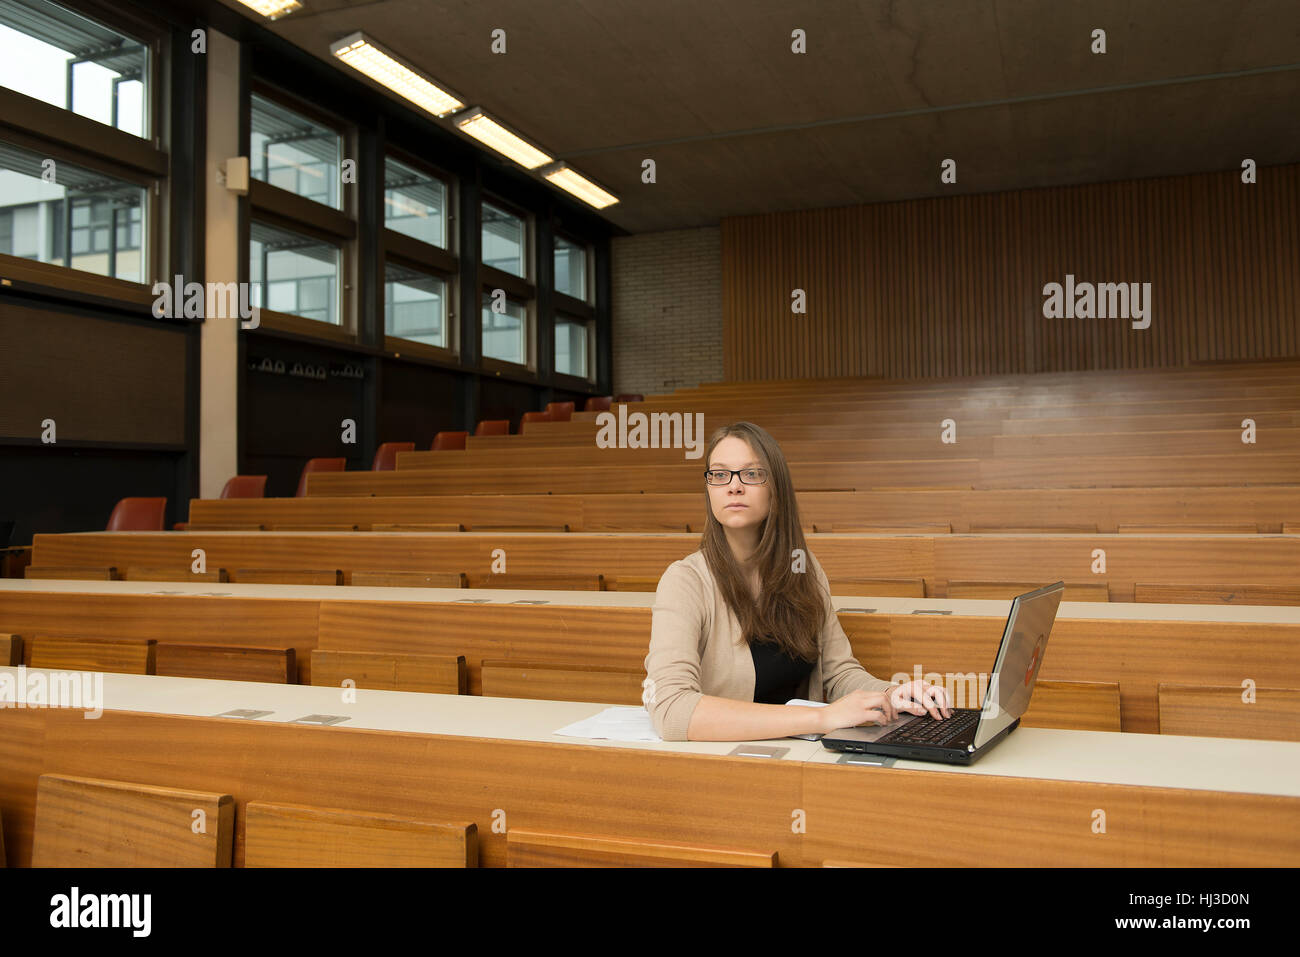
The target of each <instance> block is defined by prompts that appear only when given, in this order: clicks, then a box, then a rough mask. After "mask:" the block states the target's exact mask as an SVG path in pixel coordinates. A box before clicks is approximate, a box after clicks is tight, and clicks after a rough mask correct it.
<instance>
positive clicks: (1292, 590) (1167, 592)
mask: <svg viewBox="0 0 1300 957" xmlns="http://www.w3.org/2000/svg"><path fill="white" fill-rule="evenodd" d="M1133 600H1134V601H1143V602H1161V603H1165V604H1175V605H1177V604H1196V605H1300V585H1294V586H1287V585H1222V584H1221V585H1161V584H1154V583H1151V582H1138V583H1137V584H1136V585H1134V586H1133Z"/></svg>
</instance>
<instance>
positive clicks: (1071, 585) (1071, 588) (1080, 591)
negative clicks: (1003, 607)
mask: <svg viewBox="0 0 1300 957" xmlns="http://www.w3.org/2000/svg"><path fill="white" fill-rule="evenodd" d="M1045 584H1048V583H1047V582H1027V581H1024V582H965V581H950V582H948V597H949V598H986V599H998V600H1005V601H1010V600H1011V599H1013V598H1015V597H1016V596H1017V595H1023V594H1024V593H1025V592H1028V591H1033V590H1034V589H1035V588H1041V587H1042V586H1043V585H1045ZM1061 600H1062V601H1110V588H1109V586H1107V585H1106V583H1105V582H1066V583H1065V594H1064V595H1063V596H1062V598H1061Z"/></svg>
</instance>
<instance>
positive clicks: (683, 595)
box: [642, 551, 892, 741]
mask: <svg viewBox="0 0 1300 957" xmlns="http://www.w3.org/2000/svg"><path fill="white" fill-rule="evenodd" d="M808 559H809V566H810V573H811V574H814V575H816V576H817V581H818V582H819V583H820V585H821V588H822V591H823V594H824V595H825V604H826V620H825V622H823V624H822V630H821V633H820V634H819V635H818V636H817V646H818V648H819V649H820V651H821V654H820V656H819V657H818V659H817V661H816V662H814V663H813V668H812V671H811V673H810V674H809V676H808V678H807V681H806V684H805V685H804V686H802V691H801V693H800V694H799V695H798V697H802V698H804V699H806V700H808V701H835V700H836V699H838V698H842V697H843V696H844V695H846V694H848V693H849V692H850V691H856V690H857V689H859V688H861V689H863V690H866V691H883V690H885V689H886V688H890V687H892V685H891V683H890V682H888V681H882V680H881V679H879V678H874V677H872V676H871V675H870V674H868V673H867V670H866V669H865V668H863V667H862V665H860V664H859V663H858V661H857V659H856V658H854V657H853V649H852V648H851V647H850V645H849V639H848V636H846V635H845V634H844V629H843V628H842V627H840V622H839V619H838V618H837V617H836V616H835V610H834V608H833V606H832V605H831V594H830V585H829V583H828V582H827V580H826V573H825V572H823V571H822V567H821V563H820V562H818V561H817V559H816V558H814V557H813V556H812V554H811V553H809V555H808ZM645 670H646V680H645V683H644V689H645V690H644V692H643V694H642V701H643V702H644V703H645V706H646V710H647V711H649V713H650V720H651V721H652V722H653V724H654V727H655V730H656V731H657V732H658V733H659V736H660V737H662V738H663V739H664V740H665V741H685V740H687V737H686V731H687V728H689V727H690V724H691V715H692V714H694V712H695V706H696V704H698V703H699V700H700V698H702V697H703V696H704V695H715V696H717V697H720V698H734V699H736V700H737V701H753V700H754V659H753V657H752V655H751V654H750V651H749V645H748V644H746V642H745V641H744V638H743V636H742V634H741V630H740V622H739V621H737V619H736V616H735V615H734V614H732V612H731V609H730V608H728V607H727V602H726V600H725V599H724V598H723V597H722V591H721V590H720V589H719V588H718V586H717V584H716V583H715V582H714V579H713V575H712V574H711V573H710V571H709V564H708V562H707V561H705V558H704V552H702V551H696V552H692V553H691V554H690V555H687V556H686V557H685V558H683V559H681V560H680V561H676V562H673V563H672V564H671V565H669V566H668V568H667V570H666V571H665V572H664V573H663V576H662V577H661V578H660V579H659V587H658V589H657V590H656V591H655V603H654V612H653V615H652V617H651V624H650V650H649V652H648V653H647V654H646V656H645Z"/></svg>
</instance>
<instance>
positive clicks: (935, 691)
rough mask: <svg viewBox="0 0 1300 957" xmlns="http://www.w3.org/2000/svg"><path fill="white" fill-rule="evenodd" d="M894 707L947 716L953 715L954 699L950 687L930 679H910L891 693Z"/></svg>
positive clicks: (941, 716)
mask: <svg viewBox="0 0 1300 957" xmlns="http://www.w3.org/2000/svg"><path fill="white" fill-rule="evenodd" d="M889 700H890V702H891V703H892V704H893V705H894V709H895V710H896V711H899V712H903V711H906V712H907V713H908V714H927V713H928V714H929V715H930V717H932V718H935V719H936V720H937V719H939V718H947V717H951V715H952V701H951V700H950V698H949V696H948V689H947V688H945V687H944V686H943V685H936V684H931V683H930V682H928V681H909V682H908V683H907V684H905V685H899V686H898V687H897V688H895V689H894V690H893V691H891V692H890V693H889Z"/></svg>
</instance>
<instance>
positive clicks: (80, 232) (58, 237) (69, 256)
mask: <svg viewBox="0 0 1300 957" xmlns="http://www.w3.org/2000/svg"><path fill="white" fill-rule="evenodd" d="M49 162H50V161H49V159H48V158H47V157H41V156H38V155H36V154H35V153H31V152H29V151H27V150H23V149H19V148H18V147H14V146H9V145H6V144H4V143H0V210H3V216H4V223H5V224H6V225H4V226H0V252H3V253H8V254H9V255H11V256H20V257H22V258H24V259H33V260H35V261H37V262H43V263H53V264H55V265H59V266H66V267H68V268H71V269H79V270H81V271H83V272H90V273H95V274H96V275H100V276H111V277H113V278H116V279H125V280H129V281H131V282H140V283H143V282H146V281H147V279H148V276H147V275H146V266H145V260H144V256H143V253H144V249H143V228H142V224H143V222H144V216H145V203H146V201H147V200H146V195H147V190H145V189H144V187H142V186H139V185H136V184H134V183H128V182H126V181H125V180H120V179H116V178H115V177H112V176H108V175H107V174H104V173H99V172H95V171H91V170H88V169H83V168H82V167H79V166H75V165H73V164H72V163H67V162H56V163H55V164H54V166H52V167H51V166H48V165H46V164H47V163H49ZM47 170H53V171H54V177H53V178H54V182H50V181H49V178H48V177H46V176H45V175H43V174H45V173H46V171H47Z"/></svg>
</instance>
